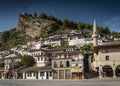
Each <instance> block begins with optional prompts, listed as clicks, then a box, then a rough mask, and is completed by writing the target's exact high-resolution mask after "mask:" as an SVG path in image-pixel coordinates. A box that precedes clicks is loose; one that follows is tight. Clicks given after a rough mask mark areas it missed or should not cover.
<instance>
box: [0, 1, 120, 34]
mask: <svg viewBox="0 0 120 86" xmlns="http://www.w3.org/2000/svg"><path fill="white" fill-rule="evenodd" d="M24 7H26V10H25V9H24ZM24 12H27V13H31V14H34V12H37V14H40V13H41V12H44V13H46V14H47V15H53V16H55V17H57V18H58V19H64V18H67V19H70V20H73V21H76V22H78V21H81V22H86V23H90V24H93V21H94V19H96V21H97V25H99V26H103V27H105V26H108V27H109V28H110V30H111V31H120V1H119V0H0V32H2V31H5V30H9V29H11V28H14V27H17V24H18V16H19V14H20V13H24Z"/></svg>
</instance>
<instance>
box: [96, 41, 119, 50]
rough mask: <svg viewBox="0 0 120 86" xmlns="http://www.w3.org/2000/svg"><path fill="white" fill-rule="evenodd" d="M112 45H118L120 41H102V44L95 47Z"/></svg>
mask: <svg viewBox="0 0 120 86" xmlns="http://www.w3.org/2000/svg"><path fill="white" fill-rule="evenodd" d="M112 46H120V41H116V42H107V43H104V44H102V45H98V46H95V47H99V48H100V47H112Z"/></svg>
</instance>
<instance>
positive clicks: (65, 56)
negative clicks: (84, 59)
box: [58, 54, 79, 58]
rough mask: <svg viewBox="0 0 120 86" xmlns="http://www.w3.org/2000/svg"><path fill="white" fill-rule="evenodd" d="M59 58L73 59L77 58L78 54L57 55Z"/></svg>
mask: <svg viewBox="0 0 120 86" xmlns="http://www.w3.org/2000/svg"><path fill="white" fill-rule="evenodd" d="M58 57H59V58H61V57H64V58H69V57H74V58H78V57H79V54H68V55H67V54H65V55H58Z"/></svg>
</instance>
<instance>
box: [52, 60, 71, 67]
mask: <svg viewBox="0 0 120 86" xmlns="http://www.w3.org/2000/svg"><path fill="white" fill-rule="evenodd" d="M59 65H60V67H70V62H69V61H66V64H64V63H63V61H60V62H59ZM65 65H66V66H65ZM57 67H58V63H57V61H54V68H57Z"/></svg>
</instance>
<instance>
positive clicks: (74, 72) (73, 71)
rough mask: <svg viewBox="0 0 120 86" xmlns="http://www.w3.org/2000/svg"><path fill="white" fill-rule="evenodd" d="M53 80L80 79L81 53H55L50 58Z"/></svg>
mask: <svg viewBox="0 0 120 86" xmlns="http://www.w3.org/2000/svg"><path fill="white" fill-rule="evenodd" d="M52 68H53V70H54V73H53V79H82V78H83V53H82V52H79V51H65V52H59V53H56V55H55V56H54V57H53V58H52Z"/></svg>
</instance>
